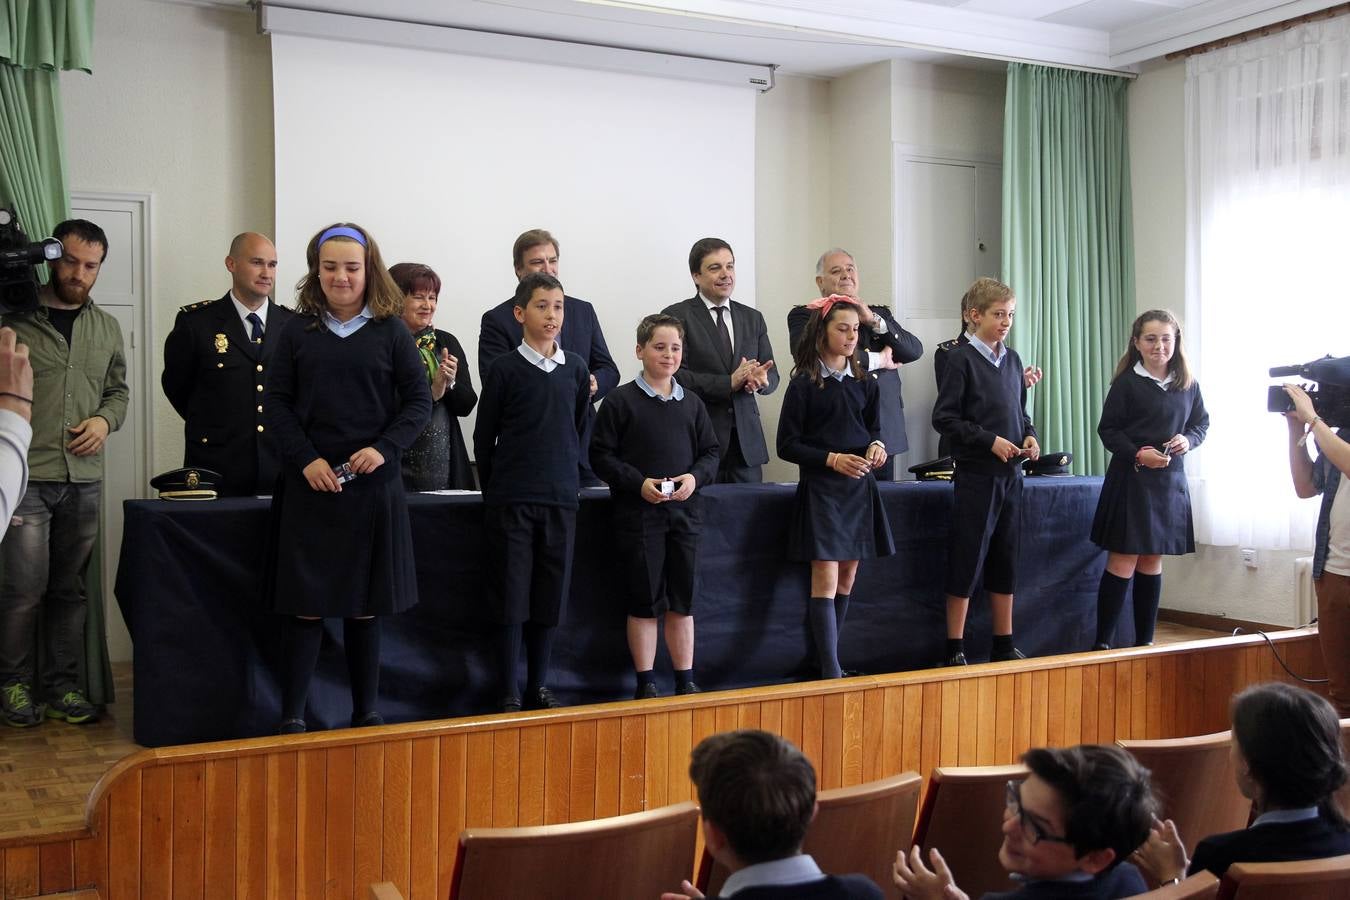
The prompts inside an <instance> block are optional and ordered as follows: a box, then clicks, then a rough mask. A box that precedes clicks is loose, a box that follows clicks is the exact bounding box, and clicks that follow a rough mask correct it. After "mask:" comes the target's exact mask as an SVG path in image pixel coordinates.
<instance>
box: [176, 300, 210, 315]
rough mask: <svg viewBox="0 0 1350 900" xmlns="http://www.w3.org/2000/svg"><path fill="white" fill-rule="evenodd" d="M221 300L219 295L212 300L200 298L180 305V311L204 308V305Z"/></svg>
mask: <svg viewBox="0 0 1350 900" xmlns="http://www.w3.org/2000/svg"><path fill="white" fill-rule="evenodd" d="M219 300H220V298H219V297H212V298H211V299H210V300H198V301H197V302H196V303H189V304H187V305H186V306H180V307H178V311H179V312H192V311H193V310H197V309H202V308H203V307H206V306H210V305H211V304H212V303H215V302H217V301H219Z"/></svg>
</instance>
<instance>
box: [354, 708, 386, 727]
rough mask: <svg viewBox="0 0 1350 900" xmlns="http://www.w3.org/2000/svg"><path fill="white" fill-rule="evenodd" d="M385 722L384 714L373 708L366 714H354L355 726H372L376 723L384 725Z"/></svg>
mask: <svg viewBox="0 0 1350 900" xmlns="http://www.w3.org/2000/svg"><path fill="white" fill-rule="evenodd" d="M383 724H384V716H382V715H380V714H379V713H377V712H375V711H374V710H371V711H370V712H368V713H366V714H365V715H364V716H356V715H353V716H352V727H353V728H370V727H372V726H375V725H383Z"/></svg>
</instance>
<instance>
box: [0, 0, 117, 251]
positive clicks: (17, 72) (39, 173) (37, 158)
mask: <svg viewBox="0 0 1350 900" xmlns="http://www.w3.org/2000/svg"><path fill="white" fill-rule="evenodd" d="M93 48H94V0H0V203H4V204H6V205H13V206H14V207H15V210H16V211H17V212H18V214H19V222H20V223H21V224H22V225H23V228H24V231H25V232H27V233H28V236H29V237H30V238H37V237H42V236H44V235H48V234H51V232H52V228H53V227H54V226H55V225H56V224H57V223H58V222H60V221H61V220H62V219H65V218H67V216H68V215H69V213H70V194H69V190H68V188H67V186H66V163H65V156H64V155H63V154H62V152H61V137H62V120H61V90H60V80H59V79H60V76H59V74H58V72H60V71H61V70H63V69H78V70H80V71H84V72H90V71H92V61H93ZM39 276H40V277H43V278H45V277H46V272H45V271H43V272H40V273H39Z"/></svg>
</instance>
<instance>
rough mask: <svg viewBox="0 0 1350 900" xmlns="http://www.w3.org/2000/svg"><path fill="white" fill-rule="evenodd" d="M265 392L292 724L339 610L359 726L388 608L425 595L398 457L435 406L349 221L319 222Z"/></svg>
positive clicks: (367, 715)
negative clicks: (273, 450) (273, 455)
mask: <svg viewBox="0 0 1350 900" xmlns="http://www.w3.org/2000/svg"><path fill="white" fill-rule="evenodd" d="M305 255H306V258H307V260H308V262H309V271H308V272H307V273H306V275H305V277H304V278H302V279H301V280H300V284H299V286H298V287H297V295H296V308H297V312H299V313H300V315H298V316H296V317H295V318H293V319H292V320H291V321H290V322H288V323H287V324H286V327H285V329H284V330H282V332H281V335H280V337H278V338H277V347H276V350H275V352H274V353H273V355H272V366H271V371H270V372H269V374H268V381H267V391H266V393H265V394H264V395H263V397H262V403H263V407H264V409H265V410H266V412H265V413H264V415H265V416H266V417H267V418H266V420H267V426H266V427H268V428H269V429H271V431H272V433H273V435H274V436H275V438H276V443H277V447H278V449H279V450H280V452H281V457H282V470H281V474H280V475H279V476H278V477H277V483H276V488H275V491H274V495H273V499H272V523H271V524H272V540H270V541H269V542H268V547H269V559H268V571H267V581H266V585H267V594H268V601H269V605H270V607H271V609H272V611H273V612H276V613H279V614H281V615H284V616H286V617H287V619H286V621H287V623H288V628H287V633H286V640H285V645H286V651H287V653H286V656H287V658H286V663H285V666H284V668H283V673H282V691H281V693H282V711H281V716H282V721H281V726H280V731H281V733H282V734H294V733H298V732H302V731H304V730H305V728H306V724H305V699H306V696H307V695H308V693H309V682H310V679H311V678H312V677H313V675H314V668H315V665H316V664H317V663H318V659H319V648H320V646H321V644H322V641H323V619H324V618H325V617H330V616H331V617H336V618H341V619H342V620H343V629H342V632H343V644H344V645H345V648H346V655H347V671H348V675H349V678H350V681H351V692H352V719H351V724H352V725H353V726H359V725H379V724H382V723H383V721H384V720H383V719H382V718H381V717H380V713H379V711H378V710H377V709H376V697H377V694H378V691H379V676H380V624H379V622H380V620H379V618H378V617H379V616H383V615H389V614H391V613H397V612H402V611H403V610H405V609H407V608H408V607H410V606H412V605H413V604H415V603H416V602H417V574H416V572H415V570H414V568H413V558H412V554H411V553H410V552H409V548H410V547H411V546H412V531H411V528H410V527H409V525H408V508H407V506H406V504H405V501H404V496H403V485H402V482H401V481H400V478H399V456H400V455H401V454H402V453H403V452H404V451H406V450H407V449H408V448H409V447H410V446H412V443H413V441H414V440H416V439H417V436H418V434H420V433H421V431H422V429H423V427H425V425H426V424H427V420H428V419H429V418H430V417H431V391H430V389H429V388H428V386H427V377H426V369H425V367H423V365H422V361H421V359H420V358H419V357H418V355H417V348H416V347H415V346H414V345H413V339H412V335H410V334H409V333H408V329H407V327H406V326H404V324H403V322H402V320H401V319H400V317H399V315H400V312H401V311H402V309H403V292H402V291H400V290H399V289H398V287H397V286H396V285H395V284H394V282H393V280H392V279H391V278H390V277H389V273H388V272H387V271H386V270H385V267H384V263H383V262H382V261H381V259H380V250H379V248H378V247H377V246H376V245H375V241H374V239H372V238H371V237H370V235H368V234H367V233H366V232H365V231H364V230H362V229H361V228H360V227H358V226H356V225H352V224H350V223H340V224H337V225H333V226H332V227H330V228H326V229H324V230H323V231H321V232H319V233H318V234H316V235H315V236H314V237H313V239H312V240H310V242H309V248H308V250H307V251H306V254H305Z"/></svg>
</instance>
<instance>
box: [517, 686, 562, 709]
mask: <svg viewBox="0 0 1350 900" xmlns="http://www.w3.org/2000/svg"><path fill="white" fill-rule="evenodd" d="M525 699H526V701H527V702H526V704H525V708H526V709H560V708H561V707H562V702H561V701H559V700H558V698H557V697H555V696H553V692H552V691H550V690H549V689H548V688H546V687H541V688H539V689H538V690H537V691H535V692H534V693H533V694H531V695H529V696H528V697H526V698H525Z"/></svg>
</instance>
